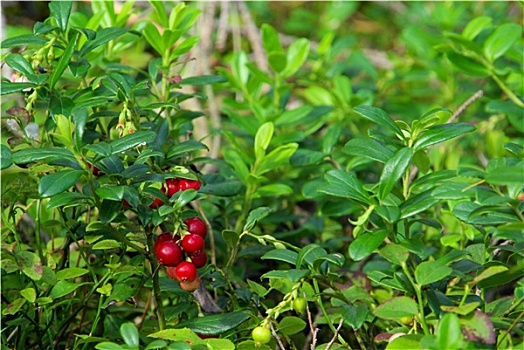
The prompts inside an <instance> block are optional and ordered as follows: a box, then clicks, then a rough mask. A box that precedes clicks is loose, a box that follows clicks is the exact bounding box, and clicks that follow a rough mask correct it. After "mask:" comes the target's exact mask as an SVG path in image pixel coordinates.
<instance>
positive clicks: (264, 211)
mask: <svg viewBox="0 0 524 350" xmlns="http://www.w3.org/2000/svg"><path fill="white" fill-rule="evenodd" d="M273 211H274V209H272V208H270V207H260V208H256V209H253V210H251V212H249V215H248V217H247V220H246V224H245V225H244V231H251V230H252V229H253V228H254V227H255V225H256V224H257V222H258V221H260V220H262V219H263V218H265V217H266V216H268V215H269V214H271V213H272V212H273Z"/></svg>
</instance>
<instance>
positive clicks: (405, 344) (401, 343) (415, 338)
mask: <svg viewBox="0 0 524 350" xmlns="http://www.w3.org/2000/svg"><path fill="white" fill-rule="evenodd" d="M421 339H422V335H421V334H408V335H401V336H400V337H397V338H395V339H392V340H391V341H389V342H388V345H386V350H399V349H406V350H408V349H409V350H411V349H422V347H421Z"/></svg>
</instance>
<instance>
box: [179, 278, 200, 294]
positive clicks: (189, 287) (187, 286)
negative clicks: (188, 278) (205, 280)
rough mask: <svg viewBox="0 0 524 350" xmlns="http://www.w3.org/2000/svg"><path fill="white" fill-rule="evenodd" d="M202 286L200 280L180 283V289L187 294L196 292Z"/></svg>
mask: <svg viewBox="0 0 524 350" xmlns="http://www.w3.org/2000/svg"><path fill="white" fill-rule="evenodd" d="M199 286H200V278H198V277H197V278H195V280H194V281H192V282H180V288H182V289H183V290H185V291H186V292H194V291H195V290H197V289H198V287H199Z"/></svg>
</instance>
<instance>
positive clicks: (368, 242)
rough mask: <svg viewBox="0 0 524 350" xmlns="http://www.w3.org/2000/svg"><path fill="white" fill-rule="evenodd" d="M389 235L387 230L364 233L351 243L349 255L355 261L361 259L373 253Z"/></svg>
mask: <svg viewBox="0 0 524 350" xmlns="http://www.w3.org/2000/svg"><path fill="white" fill-rule="evenodd" d="M387 235H388V232H387V231H386V230H379V231H371V232H365V233H362V234H361V235H360V236H358V237H357V239H355V240H354V241H353V242H351V244H350V245H349V256H350V257H351V259H353V260H355V261H360V260H362V259H364V258H366V257H368V256H369V255H371V254H372V253H373V251H374V250H375V249H377V248H378V247H379V246H380V245H381V244H382V242H384V239H385V238H386V236H387Z"/></svg>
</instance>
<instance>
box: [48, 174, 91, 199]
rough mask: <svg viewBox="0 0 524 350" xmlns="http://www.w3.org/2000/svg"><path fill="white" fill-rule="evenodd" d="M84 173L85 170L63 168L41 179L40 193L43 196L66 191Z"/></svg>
mask: <svg viewBox="0 0 524 350" xmlns="http://www.w3.org/2000/svg"><path fill="white" fill-rule="evenodd" d="M82 175H84V171H83V170H61V171H58V172H56V173H53V174H49V175H45V176H43V177H42V178H41V179H40V184H39V185H38V193H40V195H41V196H42V197H43V198H46V197H51V196H54V195H56V194H59V193H62V192H65V191H66V190H68V189H69V188H70V187H71V186H73V185H74V184H75V183H76V182H77V181H78V180H79V179H80V177H82Z"/></svg>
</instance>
